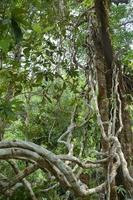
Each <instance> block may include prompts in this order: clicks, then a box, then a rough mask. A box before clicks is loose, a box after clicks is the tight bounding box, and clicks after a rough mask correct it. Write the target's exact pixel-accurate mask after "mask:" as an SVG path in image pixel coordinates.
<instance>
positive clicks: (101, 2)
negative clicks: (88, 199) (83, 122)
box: [92, 0, 133, 200]
mask: <svg viewBox="0 0 133 200" xmlns="http://www.w3.org/2000/svg"><path fill="white" fill-rule="evenodd" d="M95 12H96V22H95V23H96V27H95V28H93V33H92V38H93V42H94V46H95V54H96V57H95V62H96V63H95V67H96V70H97V79H98V89H99V94H98V105H99V111H100V114H101V119H102V121H103V122H108V121H109V118H110V98H111V88H112V72H113V64H112V63H113V51H112V45H111V39H110V34H109V23H108V12H109V2H108V1H106V0H95ZM118 67H119V66H118ZM119 83H120V84H119V85H120V86H121V77H119ZM120 86H119V87H120ZM119 94H120V98H121V103H122V120H123V130H122V131H121V133H120V134H119V141H120V142H121V145H122V150H123V153H124V155H125V158H126V160H127V163H128V167H129V168H130V169H131V170H130V171H131V173H132V167H133V162H132V160H131V156H132V152H133V136H132V131H131V124H130V117H129V113H128V110H127V101H126V98H125V97H123V96H125V95H124V94H123V89H122V88H121V89H120V90H119ZM118 124H120V122H119V121H118ZM104 129H105V132H106V134H107V130H108V125H107V124H106V123H104ZM116 129H117V127H116ZM116 131H117V130H116ZM102 149H103V150H104V151H108V150H109V146H108V144H107V142H106V141H104V140H103V139H102ZM116 183H117V186H119V185H123V186H124V189H125V190H126V191H127V192H128V196H129V197H133V191H132V190H133V189H132V187H131V186H130V185H129V183H127V181H126V180H125V179H124V176H123V173H122V170H121V168H119V170H118V175H117V177H116ZM116 183H115V181H114V182H113V183H112V185H111V192H110V199H111V200H117V199H120V200H122V196H121V194H120V195H118V196H117V192H116V187H115V186H116ZM124 198H125V197H124Z"/></svg>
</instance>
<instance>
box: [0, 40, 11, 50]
mask: <svg viewBox="0 0 133 200" xmlns="http://www.w3.org/2000/svg"><path fill="white" fill-rule="evenodd" d="M9 46H10V40H9V39H8V38H5V39H2V40H0V49H2V50H3V51H4V52H5V53H6V52H8V49H9Z"/></svg>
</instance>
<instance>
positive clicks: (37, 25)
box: [32, 24, 42, 33]
mask: <svg viewBox="0 0 133 200" xmlns="http://www.w3.org/2000/svg"><path fill="white" fill-rule="evenodd" d="M32 28H33V30H34V31H35V32H37V33H41V32H42V29H41V26H40V25H39V24H33V26H32Z"/></svg>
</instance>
